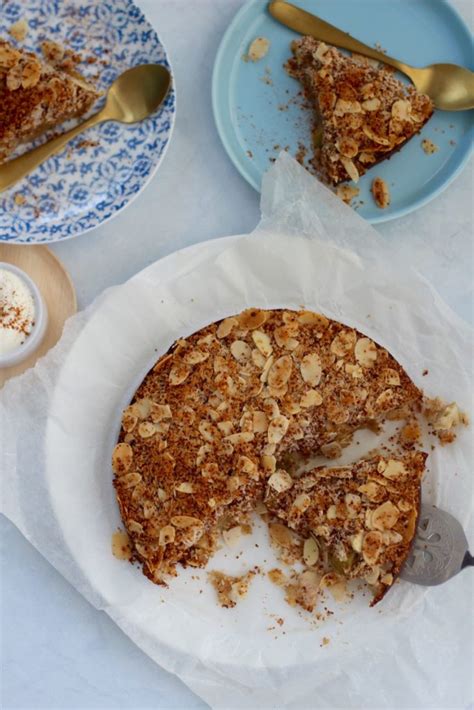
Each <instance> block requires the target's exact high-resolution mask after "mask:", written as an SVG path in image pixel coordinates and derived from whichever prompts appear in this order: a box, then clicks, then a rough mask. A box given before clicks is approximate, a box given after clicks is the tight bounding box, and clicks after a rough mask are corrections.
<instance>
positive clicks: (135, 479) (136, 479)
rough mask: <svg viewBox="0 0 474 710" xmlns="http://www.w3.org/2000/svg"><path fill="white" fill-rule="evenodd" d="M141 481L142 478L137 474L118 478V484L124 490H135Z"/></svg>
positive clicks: (128, 474)
mask: <svg viewBox="0 0 474 710" xmlns="http://www.w3.org/2000/svg"><path fill="white" fill-rule="evenodd" d="M141 480H142V477H141V475H140V474H139V473H137V472H133V473H126V474H125V475H124V476H120V483H121V484H122V485H123V486H124V487H125V488H135V486H137V485H138V484H139V483H140V481H141Z"/></svg>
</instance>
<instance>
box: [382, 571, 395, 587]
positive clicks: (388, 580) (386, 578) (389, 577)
mask: <svg viewBox="0 0 474 710" xmlns="http://www.w3.org/2000/svg"><path fill="white" fill-rule="evenodd" d="M380 581H381V582H382V584H386V585H387V586H388V587H389V586H390V585H391V584H393V574H391V573H390V572H386V574H384V575H383V577H380Z"/></svg>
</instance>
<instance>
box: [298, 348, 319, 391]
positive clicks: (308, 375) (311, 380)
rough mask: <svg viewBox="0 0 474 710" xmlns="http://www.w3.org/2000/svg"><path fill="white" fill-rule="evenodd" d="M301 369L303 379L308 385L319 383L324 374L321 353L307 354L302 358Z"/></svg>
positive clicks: (313, 385) (312, 385)
mask: <svg viewBox="0 0 474 710" xmlns="http://www.w3.org/2000/svg"><path fill="white" fill-rule="evenodd" d="M300 371H301V376H302V378H303V380H304V381H305V382H306V383H307V384H308V385H310V386H311V387H315V386H316V385H319V382H320V380H321V375H322V368H321V360H320V358H319V355H318V354H317V353H310V354H309V355H305V356H304V357H303V359H302V360H301V365H300Z"/></svg>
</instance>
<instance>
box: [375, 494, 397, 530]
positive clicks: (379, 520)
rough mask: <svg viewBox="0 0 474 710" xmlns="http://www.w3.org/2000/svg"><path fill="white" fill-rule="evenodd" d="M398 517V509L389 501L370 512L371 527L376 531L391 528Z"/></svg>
mask: <svg viewBox="0 0 474 710" xmlns="http://www.w3.org/2000/svg"><path fill="white" fill-rule="evenodd" d="M399 516H400V511H399V510H398V508H397V507H396V506H395V505H394V504H393V503H392V502H391V501H389V500H387V501H386V502H385V503H382V505H379V507H378V508H376V509H375V510H374V511H373V512H372V526H373V527H374V528H375V529H376V530H389V529H390V528H393V526H394V525H395V524H396V522H397V520H398V518H399Z"/></svg>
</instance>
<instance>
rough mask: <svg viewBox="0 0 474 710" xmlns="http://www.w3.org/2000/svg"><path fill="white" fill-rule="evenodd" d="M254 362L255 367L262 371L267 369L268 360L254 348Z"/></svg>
mask: <svg viewBox="0 0 474 710" xmlns="http://www.w3.org/2000/svg"><path fill="white" fill-rule="evenodd" d="M252 362H253V364H254V365H255V367H258V368H259V369H260V370H262V369H263V368H264V367H265V363H266V362H267V358H266V357H265V355H262V353H261V352H260V350H258V349H257V348H254V349H253V350H252Z"/></svg>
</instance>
